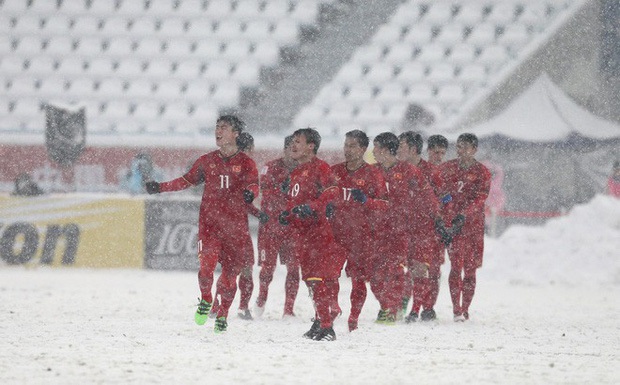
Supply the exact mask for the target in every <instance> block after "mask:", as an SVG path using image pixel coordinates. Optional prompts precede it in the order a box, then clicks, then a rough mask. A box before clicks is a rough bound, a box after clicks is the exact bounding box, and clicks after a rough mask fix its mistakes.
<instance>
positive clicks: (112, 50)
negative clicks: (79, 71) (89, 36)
mask: <svg viewBox="0 0 620 385" xmlns="http://www.w3.org/2000/svg"><path fill="white" fill-rule="evenodd" d="M134 45H135V44H134V42H133V40H132V39H130V38H127V37H118V38H114V39H111V40H110V41H109V42H108V44H107V48H106V50H105V53H106V55H108V56H115V57H118V58H122V57H126V56H129V55H131V54H133V51H134Z"/></svg>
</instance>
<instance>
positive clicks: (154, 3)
mask: <svg viewBox="0 0 620 385" xmlns="http://www.w3.org/2000/svg"><path fill="white" fill-rule="evenodd" d="M175 3H176V2H175V1H170V0H150V1H149V2H148V5H149V6H148V8H147V9H146V11H145V14H146V15H148V16H150V17H165V16H170V15H171V14H173V13H174V6H175Z"/></svg>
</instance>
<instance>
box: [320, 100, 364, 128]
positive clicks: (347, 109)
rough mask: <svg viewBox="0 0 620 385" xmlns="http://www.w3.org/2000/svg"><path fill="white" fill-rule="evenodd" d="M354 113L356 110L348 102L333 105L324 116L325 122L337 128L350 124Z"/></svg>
mask: <svg viewBox="0 0 620 385" xmlns="http://www.w3.org/2000/svg"><path fill="white" fill-rule="evenodd" d="M356 112H357V110H356V108H355V106H354V105H353V104H350V103H348V102H339V103H335V104H333V105H332V106H331V107H330V109H329V111H328V112H327V114H326V115H325V120H326V121H328V122H330V123H331V124H334V125H336V126H338V125H341V124H344V123H349V122H351V120H352V118H353V116H354V115H355V113H356Z"/></svg>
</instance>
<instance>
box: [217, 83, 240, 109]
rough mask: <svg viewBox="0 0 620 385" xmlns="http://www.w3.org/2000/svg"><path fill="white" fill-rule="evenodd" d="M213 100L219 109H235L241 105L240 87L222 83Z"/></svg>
mask: <svg viewBox="0 0 620 385" xmlns="http://www.w3.org/2000/svg"><path fill="white" fill-rule="evenodd" d="M211 100H212V102H213V103H215V104H216V105H217V106H219V107H234V106H236V105H237V104H239V86H238V85H236V84H234V83H232V82H226V83H220V84H218V86H217V88H216V89H215V91H214V92H213V94H212V98H211Z"/></svg>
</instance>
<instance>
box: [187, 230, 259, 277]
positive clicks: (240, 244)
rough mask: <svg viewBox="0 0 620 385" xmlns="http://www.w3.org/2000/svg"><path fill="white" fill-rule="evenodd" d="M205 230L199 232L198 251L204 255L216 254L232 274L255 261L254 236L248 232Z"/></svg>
mask: <svg viewBox="0 0 620 385" xmlns="http://www.w3.org/2000/svg"><path fill="white" fill-rule="evenodd" d="M209 230H211V229H209V228H207V229H206V230H205V231H203V232H201V233H200V234H198V252H199V253H200V254H203V255H214V256H216V257H217V259H218V262H219V263H220V265H222V268H223V269H227V270H228V271H230V272H231V273H232V274H235V275H236V274H239V273H240V272H241V270H242V269H243V268H244V267H246V266H247V265H248V263H249V264H250V266H251V265H252V264H253V263H254V248H253V246H252V237H251V236H250V234H249V233H248V232H245V233H243V232H239V233H237V234H233V233H226V234H225V233H223V232H218V231H213V230H211V231H209Z"/></svg>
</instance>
